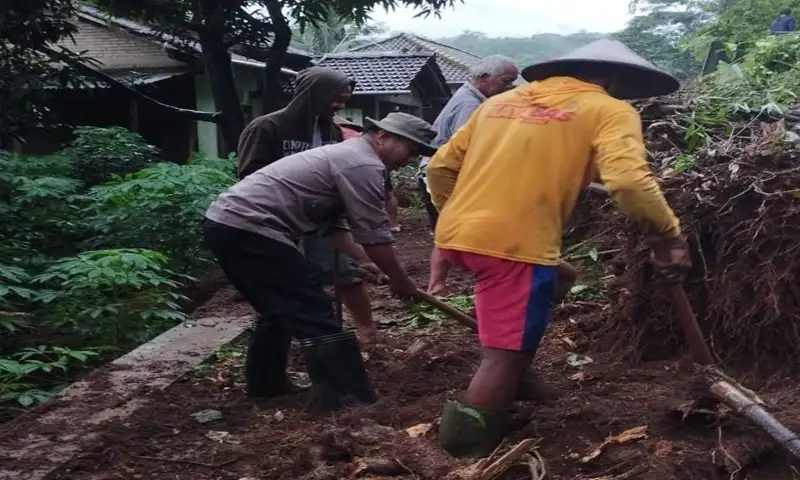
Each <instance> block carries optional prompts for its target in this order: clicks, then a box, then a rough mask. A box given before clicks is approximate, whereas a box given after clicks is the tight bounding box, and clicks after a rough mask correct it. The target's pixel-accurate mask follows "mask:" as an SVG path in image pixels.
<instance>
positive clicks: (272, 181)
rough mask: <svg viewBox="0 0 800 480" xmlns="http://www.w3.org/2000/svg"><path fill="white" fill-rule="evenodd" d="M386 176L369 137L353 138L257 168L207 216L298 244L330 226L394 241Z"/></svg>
mask: <svg viewBox="0 0 800 480" xmlns="http://www.w3.org/2000/svg"><path fill="white" fill-rule="evenodd" d="M385 179H386V167H385V166H384V164H383V162H382V161H381V160H380V158H378V155H377V154H376V153H375V150H373V148H372V145H371V144H370V143H369V141H368V140H367V139H366V138H365V137H357V138H351V139H349V140H345V141H344V142H342V143H337V144H334V145H326V146H324V147H319V148H312V149H311V150H306V151H304V152H300V153H296V154H294V155H289V156H288V157H284V158H282V159H280V160H278V161H277V162H275V163H272V164H270V165H267V166H266V167H264V168H262V169H260V170H256V171H255V172H253V173H252V174H250V175H249V176H247V177H246V178H244V179H243V180H241V181H240V182H239V183H237V184H235V185H234V186H232V187H231V188H230V189H228V191H226V192H224V193H222V194H221V195H220V196H218V197H217V199H216V200H215V201H214V202H213V203H212V204H211V206H210V207H208V210H207V211H206V218H208V219H209V220H213V221H215V222H217V223H221V224H223V225H228V226H230V227H234V228H238V229H241V230H246V231H248V232H253V233H257V234H259V235H263V236H265V237H269V238H271V239H273V240H277V241H279V242H283V243H285V244H287V245H291V246H293V247H295V248H297V247H298V244H299V242H300V239H301V238H302V237H303V236H304V235H308V234H311V233H315V232H319V231H323V230H326V229H329V228H333V229H340V230H350V231H351V233H352V235H353V238H354V239H355V241H356V242H358V243H360V244H362V245H377V244H382V243H390V242H392V241H393V240H394V239H393V237H392V234H391V232H390V230H389V218H388V217H387V215H386V211H385V210H384V203H385V202H386V188H385V187H384V183H385ZM348 225H349V228H348Z"/></svg>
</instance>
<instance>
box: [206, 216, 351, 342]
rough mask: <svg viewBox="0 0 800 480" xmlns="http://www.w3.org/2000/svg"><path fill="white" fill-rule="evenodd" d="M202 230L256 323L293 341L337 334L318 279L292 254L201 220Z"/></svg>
mask: <svg viewBox="0 0 800 480" xmlns="http://www.w3.org/2000/svg"><path fill="white" fill-rule="evenodd" d="M203 230H204V233H205V238H206V242H207V243H208V246H209V248H210V249H211V251H212V253H213V254H214V256H215V257H216V259H217V261H218V262H219V264H220V266H221V267H222V269H223V270H224V271H225V275H226V276H227V277H228V280H229V281H230V282H231V284H233V286H234V287H235V288H236V289H237V290H239V292H240V293H241V294H242V295H243V296H244V298H245V299H246V300H247V301H248V302H249V303H250V305H252V306H253V308H254V309H255V310H256V312H258V314H259V316H260V317H261V322H263V323H267V324H272V325H274V326H276V327H280V328H281V329H282V330H285V331H286V332H287V333H288V334H289V335H290V336H292V337H294V338H297V339H304V338H311V337H318V336H322V335H328V334H332V333H338V332H341V331H342V326H341V325H339V324H338V322H337V321H336V317H335V316H334V313H333V305H332V303H331V298H330V296H329V295H328V294H327V293H326V292H325V290H324V288H323V284H322V278H321V277H320V276H319V273H318V272H317V270H316V268H315V267H314V266H313V265H312V264H310V263H309V262H308V261H307V260H306V258H305V257H304V256H303V254H302V253H300V252H299V251H298V250H297V249H295V248H292V247H291V246H289V245H286V244H284V243H281V242H278V241H276V240H272V239H270V238H267V237H264V236H262V235H257V234H255V233H251V232H247V231H244V230H240V229H237V228H232V227H228V226H226V225H221V224H219V223H216V222H212V221H211V220H205V222H204V224H203Z"/></svg>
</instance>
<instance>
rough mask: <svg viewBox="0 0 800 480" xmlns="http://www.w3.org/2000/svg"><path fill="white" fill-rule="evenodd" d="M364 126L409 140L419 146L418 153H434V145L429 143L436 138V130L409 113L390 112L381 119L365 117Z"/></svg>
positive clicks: (428, 154) (431, 154)
mask: <svg viewBox="0 0 800 480" xmlns="http://www.w3.org/2000/svg"><path fill="white" fill-rule="evenodd" d="M364 126H365V127H366V128H370V127H375V128H378V129H380V130H385V131H387V132H389V133H391V134H394V135H397V136H400V137H403V138H405V139H408V140H411V141H412V142H414V143H415V144H416V145H417V146H418V147H419V154H420V155H423V156H425V157H431V156H433V155H434V154H435V153H436V147H434V146H433V144H432V143H431V142H433V139H434V138H436V131H434V130H433V127H431V124H430V123H428V122H426V121H425V120H423V119H421V118H419V117H415V116H414V115H411V114H409V113H403V112H392V113H390V114H389V115H386V116H385V117H383V120H381V121H378V120H374V119H372V118H369V117H366V118H365V119H364Z"/></svg>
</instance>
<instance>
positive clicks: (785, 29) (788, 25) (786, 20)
mask: <svg viewBox="0 0 800 480" xmlns="http://www.w3.org/2000/svg"><path fill="white" fill-rule="evenodd" d="M769 30H770V33H772V34H773V35H780V34H783V33H789V32H793V31H794V17H792V16H790V15H783V14H782V15H780V16H779V17H778V18H776V19H775V21H773V22H772V25H770V26H769Z"/></svg>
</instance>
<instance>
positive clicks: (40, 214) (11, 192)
mask: <svg viewBox="0 0 800 480" xmlns="http://www.w3.org/2000/svg"><path fill="white" fill-rule="evenodd" d="M29 160H31V161H29ZM51 163H52V159H50V160H45V159H40V160H39V161H36V159H29V158H23V157H19V156H9V155H5V156H3V157H0V171H2V173H0V217H1V218H2V219H3V221H2V223H0V243H2V244H3V245H4V246H8V245H9V244H10V243H12V242H17V243H20V242H21V244H24V245H25V246H26V248H27V250H28V252H29V253H33V252H37V253H47V254H55V255H64V254H69V253H71V251H70V249H71V245H70V244H71V243H72V242H75V241H77V239H78V238H80V236H82V235H84V234H85V232H84V228H83V227H84V223H83V222H82V220H81V208H82V207H83V205H82V197H80V195H78V194H79V193H80V191H81V188H82V184H81V182H80V181H78V180H75V179H72V178H67V177H58V176H40V177H34V176H24V175H21V173H22V172H25V173H35V172H41V171H43V170H40V169H44V168H45V167H46V166H47V165H50V164H51Z"/></svg>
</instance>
